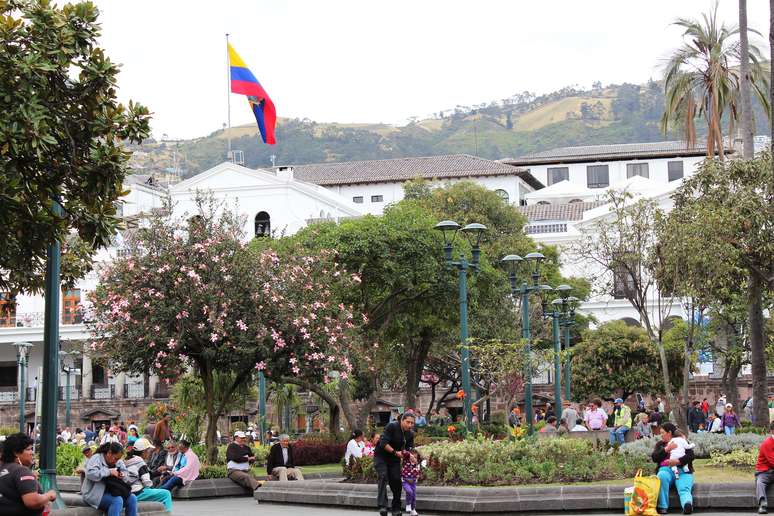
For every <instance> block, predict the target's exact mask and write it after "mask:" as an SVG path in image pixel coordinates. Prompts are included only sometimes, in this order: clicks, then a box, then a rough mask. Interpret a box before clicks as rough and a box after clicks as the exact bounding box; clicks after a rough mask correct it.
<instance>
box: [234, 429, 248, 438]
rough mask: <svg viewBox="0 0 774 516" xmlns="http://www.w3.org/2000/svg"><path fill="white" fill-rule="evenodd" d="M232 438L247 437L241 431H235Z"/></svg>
mask: <svg viewBox="0 0 774 516" xmlns="http://www.w3.org/2000/svg"><path fill="white" fill-rule="evenodd" d="M234 437H247V435H245V433H244V432H243V431H241V430H237V431H236V432H234Z"/></svg>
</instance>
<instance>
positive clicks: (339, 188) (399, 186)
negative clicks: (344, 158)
mask: <svg viewBox="0 0 774 516" xmlns="http://www.w3.org/2000/svg"><path fill="white" fill-rule="evenodd" d="M459 181H472V182H475V183H478V184H480V185H481V186H483V187H485V188H487V189H489V190H504V191H505V192H507V193H508V201H509V202H510V203H511V204H515V205H517V206H518V205H519V201H520V200H521V198H522V197H523V196H524V195H525V194H527V193H529V192H531V191H533V188H532V187H531V186H529V185H528V184H527V183H526V182H524V180H523V179H521V178H520V177H518V176H516V175H513V176H481V177H464V178H459V179H456V178H455V179H442V180H434V181H429V184H430V186H431V187H432V188H440V187H443V186H446V185H448V184H454V183H457V182H459ZM403 183H404V182H403V181H394V182H385V183H362V184H352V185H333V186H329V187H328V189H330V190H331V191H333V192H336V193H337V194H338V195H340V196H341V197H343V198H344V199H346V200H348V201H349V202H353V199H354V198H355V197H362V198H363V204H355V206H357V208H358V209H360V210H361V211H363V212H364V213H369V214H372V215H381V214H382V213H383V212H384V208H385V206H387V205H388V204H391V203H395V202H398V201H400V200H402V199H403ZM378 195H381V196H382V199H383V200H382V201H381V202H380V201H372V200H371V198H372V196H378Z"/></svg>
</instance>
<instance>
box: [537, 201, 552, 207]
mask: <svg viewBox="0 0 774 516" xmlns="http://www.w3.org/2000/svg"><path fill="white" fill-rule="evenodd" d="M538 204H539V205H540V206H548V205H549V204H551V203H550V202H548V201H538Z"/></svg>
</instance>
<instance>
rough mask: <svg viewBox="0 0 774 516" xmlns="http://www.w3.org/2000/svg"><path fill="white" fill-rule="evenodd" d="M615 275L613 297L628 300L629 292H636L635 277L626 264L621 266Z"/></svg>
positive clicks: (617, 268)
mask: <svg viewBox="0 0 774 516" xmlns="http://www.w3.org/2000/svg"><path fill="white" fill-rule="evenodd" d="M615 269H616V270H615V273H614V274H613V297H614V298H615V299H626V294H627V292H629V293H631V292H633V291H634V289H635V287H636V285H635V284H634V277H632V275H631V274H630V273H629V271H628V270H627V267H626V266H625V265H624V264H619V265H618V266H617V267H616V268H615Z"/></svg>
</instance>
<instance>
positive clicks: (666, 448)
mask: <svg viewBox="0 0 774 516" xmlns="http://www.w3.org/2000/svg"><path fill="white" fill-rule="evenodd" d="M651 458H652V459H653V462H655V463H656V464H657V465H658V470H657V472H656V475H657V476H658V478H659V480H660V481H661V490H660V491H659V494H658V503H657V504H656V510H657V511H658V513H659V514H666V513H667V510H668V508H669V489H670V488H671V487H672V486H674V487H675V490H677V495H678V496H679V497H680V506H681V507H682V508H683V514H691V513H692V512H693V496H692V495H691V491H692V490H693V458H694V457H693V444H692V443H690V442H688V439H687V437H686V435H685V434H683V433H682V432H681V431H680V430H678V429H677V427H675V425H674V424H672V423H664V424H663V425H661V440H659V441H658V442H657V443H656V447H655V448H654V449H653V454H652V455H651Z"/></svg>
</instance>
